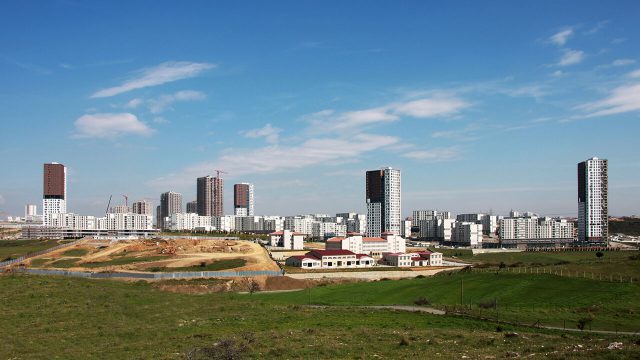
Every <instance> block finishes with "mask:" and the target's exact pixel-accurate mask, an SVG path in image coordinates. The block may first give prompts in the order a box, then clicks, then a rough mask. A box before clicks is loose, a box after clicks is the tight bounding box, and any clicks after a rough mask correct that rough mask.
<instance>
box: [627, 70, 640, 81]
mask: <svg viewBox="0 0 640 360" xmlns="http://www.w3.org/2000/svg"><path fill="white" fill-rule="evenodd" d="M629 77H630V78H634V79H635V78H640V69H638V70H634V71H632V72H630V73H629Z"/></svg>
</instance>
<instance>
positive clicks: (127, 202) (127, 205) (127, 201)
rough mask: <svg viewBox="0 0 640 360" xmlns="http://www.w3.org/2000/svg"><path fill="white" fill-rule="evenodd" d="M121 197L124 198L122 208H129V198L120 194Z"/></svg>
mask: <svg viewBox="0 0 640 360" xmlns="http://www.w3.org/2000/svg"><path fill="white" fill-rule="evenodd" d="M120 195H122V197H124V206H126V207H129V197H128V196H127V195H124V194H120Z"/></svg>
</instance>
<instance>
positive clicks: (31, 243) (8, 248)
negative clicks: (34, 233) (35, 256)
mask: <svg viewBox="0 0 640 360" xmlns="http://www.w3.org/2000/svg"><path fill="white" fill-rule="evenodd" d="M59 244H60V243H59V242H58V240H0V261H3V260H5V259H7V260H8V259H9V258H11V259H15V258H17V257H20V256H22V255H25V254H27V253H30V252H36V251H40V250H44V249H48V248H52V247H54V246H56V245H59Z"/></svg>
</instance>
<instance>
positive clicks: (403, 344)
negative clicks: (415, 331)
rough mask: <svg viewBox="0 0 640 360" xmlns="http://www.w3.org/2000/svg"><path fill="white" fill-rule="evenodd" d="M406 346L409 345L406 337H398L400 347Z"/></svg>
mask: <svg viewBox="0 0 640 360" xmlns="http://www.w3.org/2000/svg"><path fill="white" fill-rule="evenodd" d="M407 345H409V339H408V338H407V337H406V336H404V335H402V336H401V337H400V346H407Z"/></svg>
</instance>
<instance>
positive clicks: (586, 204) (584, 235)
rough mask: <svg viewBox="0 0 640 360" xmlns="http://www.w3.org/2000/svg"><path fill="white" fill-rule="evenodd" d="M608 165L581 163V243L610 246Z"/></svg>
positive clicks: (598, 161)
mask: <svg viewBox="0 0 640 360" xmlns="http://www.w3.org/2000/svg"><path fill="white" fill-rule="evenodd" d="M608 167H609V165H608V161H607V160H606V159H598V158H597V157H593V158H591V159H588V160H585V161H583V162H581V163H578V241H579V242H580V243H582V244H606V243H608V236H609V207H608V198H609V195H608V192H609V180H608V178H609V176H608Z"/></svg>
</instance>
